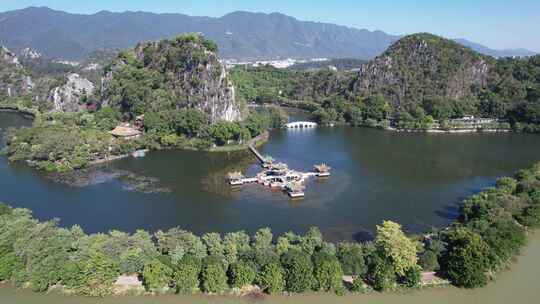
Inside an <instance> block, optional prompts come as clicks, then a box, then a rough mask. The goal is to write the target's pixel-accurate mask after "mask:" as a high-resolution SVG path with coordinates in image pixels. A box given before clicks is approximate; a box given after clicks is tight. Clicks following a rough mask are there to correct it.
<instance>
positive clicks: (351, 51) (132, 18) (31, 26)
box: [0, 7, 532, 60]
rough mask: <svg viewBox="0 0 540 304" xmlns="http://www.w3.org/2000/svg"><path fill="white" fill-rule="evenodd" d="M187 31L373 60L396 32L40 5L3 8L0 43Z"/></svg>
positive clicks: (46, 47) (87, 45)
mask: <svg viewBox="0 0 540 304" xmlns="http://www.w3.org/2000/svg"><path fill="white" fill-rule="evenodd" d="M29 21H31V22H29ZM187 32H202V33H204V34H205V35H206V36H207V38H209V39H211V40H214V41H215V42H216V43H217V44H218V46H219V48H220V56H221V57H223V58H237V59H244V60H245V59H270V58H285V57H291V58H316V57H327V58H345V57H350V58H359V59H371V58H374V57H376V56H377V55H380V54H381V53H382V52H384V50H386V48H387V47H388V46H390V45H391V44H392V43H394V42H395V41H397V40H398V39H399V38H400V36H394V35H389V34H386V33H384V32H381V31H368V30H365V29H355V28H350V27H346V26H339V25H334V24H329V23H318V22H309V21H299V20H297V19H295V18H293V17H289V16H286V15H283V14H280V13H272V14H263V13H250V12H233V13H230V14H227V15H225V16H223V17H220V18H211V17H191V16H188V15H183V14H154V13H145V12H124V13H113V12H107V11H101V12H98V13H96V14H92V15H82V14H70V13H66V12H62V11H55V10H51V9H49V8H44V7H41V8H36V7H30V8H26V9H22V10H15V11H9V12H4V13H0V43H2V44H5V45H6V46H7V47H9V48H10V49H12V50H15V51H20V50H22V49H24V48H27V47H30V48H33V49H36V50H38V51H39V52H41V53H42V54H43V55H44V56H45V57H49V58H61V59H77V60H80V59H82V58H84V57H85V56H87V55H88V54H90V53H92V52H94V51H96V50H103V49H126V48H130V47H133V46H135V45H136V44H137V43H138V42H140V41H156V40H160V39H163V38H167V37H173V36H176V35H178V34H181V33H187ZM462 42H463V43H466V42H464V41H462ZM469 45H471V46H472V47H473V48H481V49H482V50H480V51H482V52H484V53H486V54H489V55H495V56H498V55H497V54H504V55H505V56H506V55H508V56H513V55H514V54H518V55H523V54H529V53H524V52H523V51H521V50H518V51H519V52H517V53H516V52H514V51H512V50H509V51H503V52H502V53H497V52H498V51H494V50H491V49H488V48H486V47H484V46H481V45H477V44H474V43H473V44H471V43H469ZM531 53H532V52H531ZM529 55H530V54H529Z"/></svg>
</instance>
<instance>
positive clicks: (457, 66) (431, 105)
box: [232, 33, 540, 132]
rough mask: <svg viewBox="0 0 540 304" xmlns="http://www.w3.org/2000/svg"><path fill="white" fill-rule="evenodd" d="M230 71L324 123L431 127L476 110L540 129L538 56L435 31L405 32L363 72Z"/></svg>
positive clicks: (245, 89)
mask: <svg viewBox="0 0 540 304" xmlns="http://www.w3.org/2000/svg"><path fill="white" fill-rule="evenodd" d="M232 77H233V79H234V82H235V84H236V86H237V88H238V90H239V93H240V96H241V97H243V98H245V99H249V100H256V101H261V102H265V101H274V102H275V101H278V102H282V103H287V104H290V103H291V101H296V102H298V101H301V102H304V104H303V106H304V107H306V108H309V109H311V110H312V111H314V112H315V113H316V115H317V118H318V120H319V122H321V123H335V122H338V123H339V122H349V123H352V124H368V125H371V126H373V125H376V124H378V125H379V126H385V125H387V124H388V123H389V121H406V122H407V123H406V125H407V126H408V127H411V126H422V127H425V126H426V125H427V124H429V122H430V121H433V119H436V120H442V121H444V120H448V119H450V118H459V117H462V116H464V115H476V116H483V117H490V118H500V119H504V120H508V121H509V122H510V123H511V124H512V125H514V126H515V127H516V128H517V129H519V130H526V131H531V132H535V131H540V127H539V126H540V56H538V55H537V56H533V57H529V58H522V59H519V58H514V59H511V58H506V59H495V58H493V57H489V56H486V55H482V54H479V53H477V52H474V51H473V50H471V49H469V48H466V47H463V46H461V45H460V44H458V43H456V42H454V41H451V40H448V39H444V38H441V37H438V36H434V35H431V34H425V33H422V34H415V35H410V36H407V37H404V38H402V39H400V40H399V41H397V42H396V43H394V44H393V45H392V46H391V47H390V48H389V49H388V50H387V51H386V52H384V53H383V54H382V55H380V56H378V57H377V58H375V59H373V60H371V61H369V62H367V63H366V64H364V65H362V67H361V68H360V71H359V72H357V73H351V72H333V71H330V70H323V71H317V72H303V71H293V70H289V71H286V70H275V69H272V68H271V67H261V68H255V69H235V70H234V71H233V75H232ZM272 96H273V97H272ZM306 102H307V103H308V105H306Z"/></svg>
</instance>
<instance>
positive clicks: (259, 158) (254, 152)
mask: <svg viewBox="0 0 540 304" xmlns="http://www.w3.org/2000/svg"><path fill="white" fill-rule="evenodd" d="M249 150H250V151H251V152H252V153H253V154H255V156H256V157H257V159H258V160H259V161H260V162H261V163H263V164H264V163H266V159H265V158H264V156H262V154H261V153H259V151H257V149H255V147H254V146H251V145H250V146H249Z"/></svg>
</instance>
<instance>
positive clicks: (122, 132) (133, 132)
mask: <svg viewBox="0 0 540 304" xmlns="http://www.w3.org/2000/svg"><path fill="white" fill-rule="evenodd" d="M109 133H110V134H112V135H114V136H118V137H132V136H137V135H140V134H141V131H139V130H137V129H134V128H130V127H124V126H118V127H116V128H114V130H112V131H110V132H109Z"/></svg>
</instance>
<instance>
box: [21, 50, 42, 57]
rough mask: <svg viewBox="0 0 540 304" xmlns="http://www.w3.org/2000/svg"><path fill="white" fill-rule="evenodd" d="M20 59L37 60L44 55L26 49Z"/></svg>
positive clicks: (22, 51)
mask: <svg viewBox="0 0 540 304" xmlns="http://www.w3.org/2000/svg"><path fill="white" fill-rule="evenodd" d="M20 57H21V59H23V60H37V59H40V58H41V57H42V55H41V53H40V52H39V51H38V50H35V49H31V48H25V49H23V50H21V52H20Z"/></svg>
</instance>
